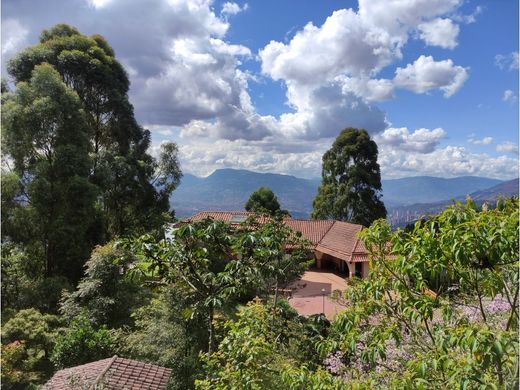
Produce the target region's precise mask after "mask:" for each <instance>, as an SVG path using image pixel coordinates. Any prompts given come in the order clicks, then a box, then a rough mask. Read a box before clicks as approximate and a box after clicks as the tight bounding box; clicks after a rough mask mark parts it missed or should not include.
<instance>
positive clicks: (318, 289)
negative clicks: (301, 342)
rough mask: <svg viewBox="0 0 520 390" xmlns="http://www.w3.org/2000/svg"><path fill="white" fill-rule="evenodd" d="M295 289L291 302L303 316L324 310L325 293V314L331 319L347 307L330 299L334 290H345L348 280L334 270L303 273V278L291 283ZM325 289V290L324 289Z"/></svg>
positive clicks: (291, 287) (292, 288)
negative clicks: (333, 271)
mask: <svg viewBox="0 0 520 390" xmlns="http://www.w3.org/2000/svg"><path fill="white" fill-rule="evenodd" d="M289 288H290V289H291V290H292V291H293V292H292V296H291V298H289V304H290V305H291V306H292V307H293V308H294V309H295V310H296V311H297V312H298V313H299V314H300V315H303V316H310V315H312V314H320V313H322V312H323V295H325V316H326V317H327V318H328V319H329V320H331V319H333V318H334V315H335V314H336V313H338V312H340V311H342V310H344V309H345V306H344V305H341V304H339V303H338V302H336V301H334V300H332V299H330V298H329V297H330V295H331V293H332V292H333V291H335V290H339V291H345V290H346V289H347V281H346V280H345V279H344V278H342V277H341V276H338V275H336V274H334V273H332V272H326V271H320V270H312V271H307V272H305V273H304V274H303V276H302V278H301V279H300V280H298V281H296V282H294V283H292V284H291V285H289ZM322 290H325V291H322Z"/></svg>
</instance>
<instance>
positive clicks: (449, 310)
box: [319, 199, 519, 389]
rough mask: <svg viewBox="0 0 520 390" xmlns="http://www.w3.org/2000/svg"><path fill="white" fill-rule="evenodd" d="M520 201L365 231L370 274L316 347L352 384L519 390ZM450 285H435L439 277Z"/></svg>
mask: <svg viewBox="0 0 520 390" xmlns="http://www.w3.org/2000/svg"><path fill="white" fill-rule="evenodd" d="M518 222H519V219H518V199H513V200H508V201H506V202H504V203H503V204H502V205H501V206H500V207H499V208H496V209H494V210H489V209H488V208H487V207H484V208H483V210H482V211H479V210H477V208H476V207H475V205H474V203H472V202H468V203H467V204H466V205H461V204H456V205H454V206H452V207H449V208H448V209H446V210H445V211H444V212H442V213H441V214H440V215H438V216H434V217H431V218H430V219H429V220H428V221H421V222H418V223H417V224H416V225H415V227H414V229H413V230H412V231H411V232H405V231H397V232H392V231H391V230H390V227H389V226H388V225H387V223H386V222H385V221H383V220H381V221H377V222H376V223H374V224H373V225H372V226H371V228H370V229H367V230H364V231H363V233H362V238H363V239H364V242H365V246H366V247H367V249H369V251H370V255H371V263H370V269H371V273H370V275H369V278H368V279H364V280H362V281H360V283H358V284H357V285H356V286H353V287H352V288H350V289H349V291H348V292H347V297H348V299H349V300H350V305H351V306H350V307H349V308H348V309H347V310H346V311H345V312H344V313H342V314H341V315H340V316H339V317H338V318H337V320H336V321H335V322H334V323H333V326H332V329H331V336H330V337H329V338H327V339H324V340H322V341H321V342H320V343H319V350H320V351H321V352H322V354H323V355H326V354H332V353H338V352H339V356H340V359H341V360H342V364H343V365H344V367H343V369H341V370H338V373H339V375H341V376H342V377H343V378H344V379H345V380H347V381H349V383H351V384H352V385H353V386H361V387H371V388H418V389H431V388H438V389H444V388H509V387H508V386H510V387H511V388H515V387H517V386H518V381H517V380H518V371H517V370H518V353H519V345H518V295H519V284H518V265H519V262H518V260H519V258H518V245H519V236H518V233H519V231H518ZM441 276H442V277H446V278H447V279H446V280H448V281H449V283H447V284H446V283H438V278H439V277H441Z"/></svg>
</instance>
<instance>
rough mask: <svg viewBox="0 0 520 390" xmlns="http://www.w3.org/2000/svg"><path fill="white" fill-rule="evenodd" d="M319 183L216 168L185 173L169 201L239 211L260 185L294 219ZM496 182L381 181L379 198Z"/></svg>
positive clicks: (308, 205)
mask: <svg viewBox="0 0 520 390" xmlns="http://www.w3.org/2000/svg"><path fill="white" fill-rule="evenodd" d="M319 183H320V181H319V180H308V179H302V178H297V177H294V176H289V175H280V174H275V173H257V172H251V171H247V170H236V169H219V170H216V171H215V172H213V173H212V174H211V175H209V176H208V177H205V178H201V177H197V176H193V175H190V174H185V175H184V177H183V178H182V181H181V185H180V186H179V188H178V189H177V190H176V191H174V193H173V196H172V199H171V204H172V207H173V208H174V209H175V211H176V214H177V216H178V217H181V218H182V217H186V216H190V215H192V214H194V213H196V212H198V211H201V210H237V209H238V210H240V209H242V208H243V207H244V204H245V203H246V201H247V199H248V198H249V195H251V193H252V192H253V191H255V190H257V189H258V188H259V187H261V186H266V187H269V188H271V189H272V190H273V191H274V193H275V194H276V195H277V196H278V199H279V201H280V203H281V206H282V208H284V209H287V210H289V211H290V212H291V214H292V215H293V216H294V217H300V218H307V217H308V216H309V215H310V213H311V211H312V201H313V199H314V197H315V195H316V191H317V188H318V186H319ZM500 183H501V181H500V180H496V179H489V178H482V177H473V176H466V177H459V178H453V179H443V178H437V177H428V176H419V177H409V178H403V179H393V180H383V181H382V185H383V200H384V202H385V205H386V207H387V209H388V210H389V214H390V213H392V210H393V209H394V208H395V207H402V206H406V205H415V204H418V203H421V204H422V203H435V202H445V201H446V199H453V198H458V197H462V198H464V197H465V196H466V195H467V194H470V193H474V192H475V191H479V190H485V189H488V188H490V187H492V186H495V185H497V184H500Z"/></svg>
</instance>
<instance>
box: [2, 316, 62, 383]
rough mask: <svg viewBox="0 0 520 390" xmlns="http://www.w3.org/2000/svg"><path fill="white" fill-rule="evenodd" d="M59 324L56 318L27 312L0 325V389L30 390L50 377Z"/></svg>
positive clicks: (58, 319)
mask: <svg viewBox="0 0 520 390" xmlns="http://www.w3.org/2000/svg"><path fill="white" fill-rule="evenodd" d="M2 314H3V313H2ZM61 322H62V321H61V320H60V318H59V317H57V316H54V315H49V314H41V313H40V312H39V311H38V310H35V309H27V310H20V311H19V312H18V313H16V315H14V316H13V317H11V318H10V319H9V320H8V321H6V322H5V324H3V325H2V388H4V387H5V388H6V389H27V388H32V387H31V385H32V386H35V385H36V384H38V383H39V384H41V383H42V382H43V381H45V379H47V378H48V377H49V376H50V375H51V374H52V371H53V367H52V364H51V361H50V356H51V352H52V349H53V347H54V343H55V338H56V335H57V328H58V327H59V326H60V325H61Z"/></svg>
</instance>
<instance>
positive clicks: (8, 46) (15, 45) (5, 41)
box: [2, 19, 29, 57]
mask: <svg viewBox="0 0 520 390" xmlns="http://www.w3.org/2000/svg"><path fill="white" fill-rule="evenodd" d="M28 34H29V30H28V28H27V27H25V26H23V25H22V24H21V23H20V21H19V20H17V19H5V20H2V56H7V57H9V56H11V55H13V54H14V53H16V52H17V51H18V50H20V49H21V48H22V47H23V46H24V45H25V44H26V39H27V35H28Z"/></svg>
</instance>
